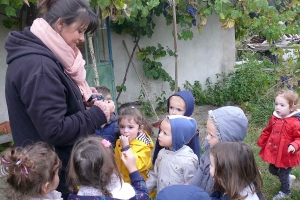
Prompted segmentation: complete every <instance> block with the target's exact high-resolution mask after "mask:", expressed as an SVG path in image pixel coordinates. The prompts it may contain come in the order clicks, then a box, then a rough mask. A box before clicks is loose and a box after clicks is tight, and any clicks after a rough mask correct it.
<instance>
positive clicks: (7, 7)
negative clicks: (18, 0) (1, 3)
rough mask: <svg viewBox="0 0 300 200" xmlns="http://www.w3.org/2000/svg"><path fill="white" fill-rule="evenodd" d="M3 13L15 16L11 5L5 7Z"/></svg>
mask: <svg viewBox="0 0 300 200" xmlns="http://www.w3.org/2000/svg"><path fill="white" fill-rule="evenodd" d="M5 13H6V15H7V16H8V17H16V16H17V15H16V10H15V9H14V8H13V7H11V6H6V7H5Z"/></svg>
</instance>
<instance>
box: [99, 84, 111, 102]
mask: <svg viewBox="0 0 300 200" xmlns="http://www.w3.org/2000/svg"><path fill="white" fill-rule="evenodd" d="M96 90H97V92H98V93H101V94H102V95H103V96H104V97H105V100H111V92H110V89H108V88H107V87H105V86H96ZM108 96H109V97H110V99H107V98H106V97H108Z"/></svg>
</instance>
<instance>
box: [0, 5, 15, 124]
mask: <svg viewBox="0 0 300 200" xmlns="http://www.w3.org/2000/svg"><path fill="white" fill-rule="evenodd" d="M0 12H1V13H5V12H4V8H3V6H0ZM4 19H6V17H5V16H3V15H0V23H1V25H0V122H3V121H8V114H7V107H6V101H5V90H4V87H5V74H6V69H7V65H6V50H5V48H4V43H5V38H6V36H7V34H8V33H9V31H11V30H13V28H12V29H11V30H9V29H7V28H4V27H3V25H2V21H3V20H4Z"/></svg>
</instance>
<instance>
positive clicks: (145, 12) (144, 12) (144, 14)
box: [142, 7, 149, 17]
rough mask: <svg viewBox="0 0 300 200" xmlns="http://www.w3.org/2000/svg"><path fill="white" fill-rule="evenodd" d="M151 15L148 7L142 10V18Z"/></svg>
mask: <svg viewBox="0 0 300 200" xmlns="http://www.w3.org/2000/svg"><path fill="white" fill-rule="evenodd" d="M148 14H149V10H148V8H147V7H143V8H142V17H146V16H147V15H148Z"/></svg>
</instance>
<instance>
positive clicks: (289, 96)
mask: <svg viewBox="0 0 300 200" xmlns="http://www.w3.org/2000/svg"><path fill="white" fill-rule="evenodd" d="M277 96H283V98H284V99H286V100H287V101H288V103H289V106H290V108H291V109H292V111H294V110H296V109H297V107H298V101H299V95H298V93H297V92H296V91H293V90H289V89H284V90H280V91H278V92H277V93H276V95H275V97H277Z"/></svg>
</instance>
